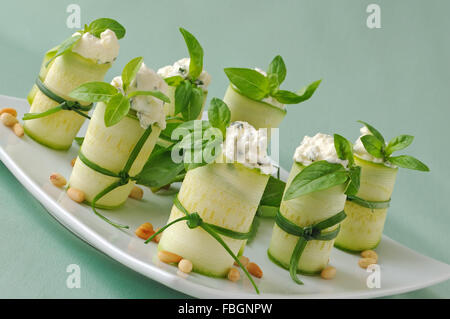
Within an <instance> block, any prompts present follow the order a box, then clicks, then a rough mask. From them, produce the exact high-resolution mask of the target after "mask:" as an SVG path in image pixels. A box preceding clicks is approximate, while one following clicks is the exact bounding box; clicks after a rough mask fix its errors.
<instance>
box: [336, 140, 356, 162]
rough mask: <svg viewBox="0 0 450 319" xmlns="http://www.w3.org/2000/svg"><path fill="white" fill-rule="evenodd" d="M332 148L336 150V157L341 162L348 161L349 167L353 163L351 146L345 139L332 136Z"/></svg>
mask: <svg viewBox="0 0 450 319" xmlns="http://www.w3.org/2000/svg"><path fill="white" fill-rule="evenodd" d="M334 148H335V149H336V153H337V156H338V157H339V158H340V159H341V160H348V162H349V164H350V165H349V166H352V165H353V164H354V163H355V160H354V158H353V145H352V143H350V142H349V141H348V140H347V139H346V138H345V137H343V136H341V135H339V134H334Z"/></svg>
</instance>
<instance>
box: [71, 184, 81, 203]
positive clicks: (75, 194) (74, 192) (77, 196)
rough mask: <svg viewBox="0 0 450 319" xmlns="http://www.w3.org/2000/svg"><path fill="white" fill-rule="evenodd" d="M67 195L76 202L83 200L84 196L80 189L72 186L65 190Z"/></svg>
mask: <svg viewBox="0 0 450 319" xmlns="http://www.w3.org/2000/svg"><path fill="white" fill-rule="evenodd" d="M67 196H69V198H70V199H71V200H73V201H74V202H77V203H82V202H84V198H85V196H84V193H83V192H82V191H80V190H79V189H76V188H72V187H70V188H69V189H68V190H67Z"/></svg>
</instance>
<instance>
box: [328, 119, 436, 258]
mask: <svg viewBox="0 0 450 319" xmlns="http://www.w3.org/2000/svg"><path fill="white" fill-rule="evenodd" d="M361 123H363V124H364V126H363V127H362V128H361V130H360V131H361V136H360V137H359V138H358V140H357V141H356V143H355V145H354V154H355V162H356V163H357V164H358V165H359V166H360V167H361V186H360V188H359V191H358V193H357V194H355V195H354V196H348V198H347V202H346V204H345V212H346V213H347V219H346V220H344V221H343V222H342V224H341V231H340V233H339V235H338V237H337V238H336V241H335V246H336V247H337V248H340V249H342V250H346V251H350V252H359V251H363V250H368V249H374V248H375V247H377V246H378V244H379V242H380V240H381V236H382V234H383V228H384V223H385V221H386V214H387V210H388V207H389V203H390V201H391V195H392V192H393V190H394V184H395V179H396V176H397V171H398V167H404V168H409V169H414V170H419V171H429V169H428V167H427V166H426V165H425V164H423V163H422V162H420V161H419V160H417V159H415V158H414V157H411V156H408V155H400V156H392V153H393V152H394V151H399V150H402V149H404V148H406V147H407V146H409V145H410V144H411V143H412V141H413V136H410V135H400V136H397V137H395V138H393V139H392V140H391V141H390V142H389V143H386V142H385V140H384V137H383V136H382V135H381V133H380V132H379V131H377V130H376V129H375V128H374V127H373V126H371V125H369V124H368V123H365V122H361Z"/></svg>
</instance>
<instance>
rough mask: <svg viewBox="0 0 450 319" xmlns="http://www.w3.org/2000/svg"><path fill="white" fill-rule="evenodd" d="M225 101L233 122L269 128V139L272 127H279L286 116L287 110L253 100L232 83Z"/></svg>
mask: <svg viewBox="0 0 450 319" xmlns="http://www.w3.org/2000/svg"><path fill="white" fill-rule="evenodd" d="M223 101H224V102H225V103H226V104H227V105H228V107H229V108H230V111H231V122H234V121H244V122H248V123H250V124H251V125H252V126H253V127H254V128H256V129H260V128H267V130H268V131H267V134H268V135H267V136H268V140H269V137H270V129H271V128H278V127H279V126H280V124H281V121H282V120H283V119H284V117H285V116H286V110H284V109H281V108H279V107H277V106H274V105H271V104H268V103H266V102H263V101H256V100H252V99H250V98H248V97H246V96H244V95H242V94H241V93H239V92H238V91H237V90H236V89H235V88H234V87H233V86H232V85H231V84H230V85H229V86H228V89H227V91H226V92H225V96H224V98H223Z"/></svg>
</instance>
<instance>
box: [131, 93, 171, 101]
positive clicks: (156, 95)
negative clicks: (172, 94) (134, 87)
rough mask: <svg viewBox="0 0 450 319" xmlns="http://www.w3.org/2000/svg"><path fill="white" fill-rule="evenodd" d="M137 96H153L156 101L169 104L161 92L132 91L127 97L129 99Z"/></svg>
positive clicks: (166, 97)
mask: <svg viewBox="0 0 450 319" xmlns="http://www.w3.org/2000/svg"><path fill="white" fill-rule="evenodd" d="M138 95H147V96H153V97H156V98H157V99H158V100H161V101H163V102H166V103H170V99H169V97H168V96H167V95H165V94H164V93H163V92H161V91H133V92H131V93H130V94H128V95H127V96H128V97H129V98H133V97H135V96H138Z"/></svg>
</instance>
